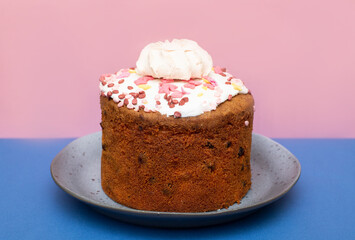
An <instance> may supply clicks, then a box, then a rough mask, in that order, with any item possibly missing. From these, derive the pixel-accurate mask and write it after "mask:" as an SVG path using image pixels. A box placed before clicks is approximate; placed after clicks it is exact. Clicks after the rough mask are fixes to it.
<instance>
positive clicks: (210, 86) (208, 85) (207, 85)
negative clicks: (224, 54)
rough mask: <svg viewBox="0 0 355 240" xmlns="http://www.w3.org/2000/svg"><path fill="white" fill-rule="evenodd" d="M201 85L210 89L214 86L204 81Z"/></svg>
mask: <svg viewBox="0 0 355 240" xmlns="http://www.w3.org/2000/svg"><path fill="white" fill-rule="evenodd" d="M203 86H205V87H207V88H209V89H211V90H214V86H212V85H211V84H208V83H204V84H203Z"/></svg>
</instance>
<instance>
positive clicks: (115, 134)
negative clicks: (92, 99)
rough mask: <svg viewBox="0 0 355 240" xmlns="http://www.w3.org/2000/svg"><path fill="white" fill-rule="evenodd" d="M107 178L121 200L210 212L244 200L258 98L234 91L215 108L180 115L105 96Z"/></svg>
mask: <svg viewBox="0 0 355 240" xmlns="http://www.w3.org/2000/svg"><path fill="white" fill-rule="evenodd" d="M100 104H101V113H102V122H101V127H102V133H103V134H102V159H101V184H102V187H103V190H104V192H105V193H106V194H107V195H108V196H109V197H110V198H111V199H113V200H114V201H116V202H119V203H121V204H123V205H126V206H129V207H132V208H136V209H142V210H150V211H169V212H205V211H211V210H217V209H220V208H226V207H229V206H230V205H232V204H234V203H235V202H238V203H239V202H240V201H241V199H242V198H243V196H244V195H245V194H246V193H247V192H248V190H249V189H250V186H251V171H250V150H251V136H252V126H253V114H254V110H253V106H254V100H253V97H252V95H251V94H250V93H248V94H239V95H236V96H234V97H233V98H232V99H231V101H225V102H223V103H221V104H220V105H219V106H218V108H217V109H216V110H215V111H210V112H205V113H203V114H201V115H199V116H196V117H184V118H174V117H167V116H165V115H162V114H160V113H159V112H149V113H147V112H144V111H143V110H140V111H132V110H130V109H127V108H125V107H120V108H119V107H118V106H117V103H115V102H114V101H113V100H112V99H110V98H107V97H105V96H101V97H100Z"/></svg>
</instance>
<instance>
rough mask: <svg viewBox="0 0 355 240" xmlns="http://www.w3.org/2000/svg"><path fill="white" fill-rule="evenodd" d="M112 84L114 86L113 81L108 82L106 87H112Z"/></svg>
mask: <svg viewBox="0 0 355 240" xmlns="http://www.w3.org/2000/svg"><path fill="white" fill-rule="evenodd" d="M113 86H115V84H113V83H110V84H109V85H107V87H113Z"/></svg>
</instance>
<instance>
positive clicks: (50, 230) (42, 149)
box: [0, 139, 355, 239]
mask: <svg viewBox="0 0 355 240" xmlns="http://www.w3.org/2000/svg"><path fill="white" fill-rule="evenodd" d="M72 140H73V139H46V140H35V139H0V187H1V197H0V211H1V213H0V239H166V238H170V239H184V238H186V239H191V238H200V239H208V238H213V239H236V238H238V239H355V186H354V184H355V139H275V140H276V141H278V142H279V143H281V144H282V145H284V146H285V147H286V148H288V149H289V150H290V151H291V152H292V153H293V154H294V155H295V156H296V157H297V158H298V159H299V161H300V162H301V165H302V173H301V177H300V180H299V181H298V182H297V184H296V185H295V186H294V188H293V189H292V190H291V191H290V192H289V193H288V194H286V196H285V197H283V198H282V199H280V200H278V201H276V202H275V203H273V204H271V205H269V206H267V207H264V208H262V209H260V210H259V211H257V212H255V213H253V214H251V215H249V216H248V217H246V218H243V219H241V220H237V221H234V222H231V223H227V224H223V225H218V226H211V227H205V228H195V229H180V230H179V229H159V228H148V227H141V226H136V225H131V224H126V223H122V222H120V221H118V220H115V219H112V218H109V217H106V216H104V215H102V214H100V213H98V212H96V211H94V210H93V209H92V208H90V207H89V206H87V205H85V204H83V203H81V202H80V201H78V200H76V199H74V198H73V197H71V196H69V195H68V194H66V193H65V192H64V191H62V190H61V189H60V188H59V187H57V185H56V184H55V183H54V181H53V180H52V178H51V175H50V163H51V161H52V159H53V158H54V157H55V155H56V154H57V153H58V152H59V151H60V150H61V149H62V148H63V147H64V146H65V145H67V144H68V143H69V142H71V141H72Z"/></svg>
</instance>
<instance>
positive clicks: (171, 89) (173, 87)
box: [169, 83, 178, 91]
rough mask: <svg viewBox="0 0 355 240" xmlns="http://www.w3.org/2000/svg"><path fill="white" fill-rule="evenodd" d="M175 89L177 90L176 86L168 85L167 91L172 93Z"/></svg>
mask: <svg viewBox="0 0 355 240" xmlns="http://www.w3.org/2000/svg"><path fill="white" fill-rule="evenodd" d="M177 88H178V86H176V85H174V84H171V83H169V90H170V91H174V90H176V89H177Z"/></svg>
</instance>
